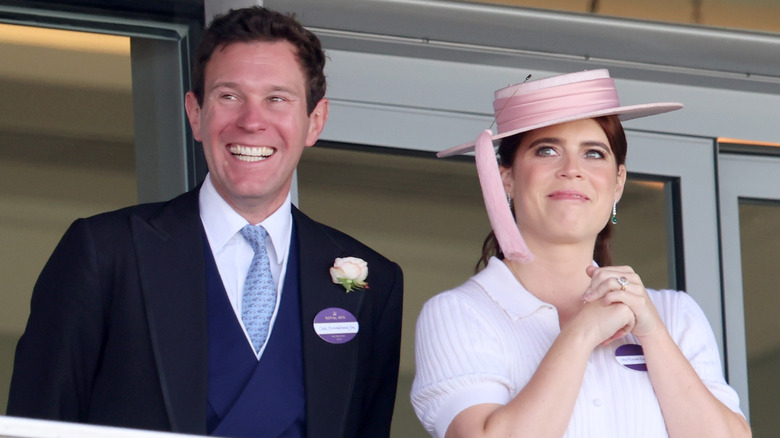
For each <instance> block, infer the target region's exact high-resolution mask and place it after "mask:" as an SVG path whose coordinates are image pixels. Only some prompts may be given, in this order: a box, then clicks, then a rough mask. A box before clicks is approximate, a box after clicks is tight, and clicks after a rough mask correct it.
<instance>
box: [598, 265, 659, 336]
mask: <svg viewBox="0 0 780 438" xmlns="http://www.w3.org/2000/svg"><path fill="white" fill-rule="evenodd" d="M586 273H587V274H588V276H589V277H590V278H591V283H590V285H589V286H588V288H587V289H586V290H585V292H584V294H583V301H584V302H585V309H583V311H585V310H586V309H587V308H591V307H595V306H600V307H602V308H604V307H606V309H592V310H588V313H591V312H593V313H595V314H597V315H595V316H598V317H599V318H600V319H599V320H598V321H597V323H596V324H597V326H598V327H599V337H600V338H601V339H602V340H601V341H600V344H601V345H606V344H608V343H610V342H612V341H613V340H614V339H617V338H620V337H622V336H625V335H626V334H628V333H631V334H633V335H634V336H636V337H637V338H639V339H641V338H643V337H645V336H648V335H650V334H652V333H653V332H654V331H655V330H656V329H657V328H658V327H662V326H663V323H662V322H661V318H660V317H659V316H658V311H657V310H656V308H655V306H654V305H653V302H652V301H651V300H650V297H649V296H648V294H647V290H646V289H645V286H644V284H643V283H642V279H641V278H640V277H639V275H638V274H637V273H636V272H634V270H633V269H632V268H631V267H630V266H607V267H603V268H599V267H596V266H588V268H587V269H586ZM626 308H627V309H628V310H629V311H630V312H631V314H630V315H629V314H628V313H627V312H626Z"/></svg>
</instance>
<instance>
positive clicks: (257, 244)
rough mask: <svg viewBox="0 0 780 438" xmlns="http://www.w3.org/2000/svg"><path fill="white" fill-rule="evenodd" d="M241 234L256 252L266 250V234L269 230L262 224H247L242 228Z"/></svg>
mask: <svg viewBox="0 0 780 438" xmlns="http://www.w3.org/2000/svg"><path fill="white" fill-rule="evenodd" d="M241 235H242V236H244V239H245V240H246V241H247V242H248V243H249V245H250V246H251V247H252V249H253V250H254V251H255V253H258V252H260V251H263V252H264V251H265V236H267V235H268V231H266V230H265V228H263V226H262V225H246V226H244V228H242V229H241Z"/></svg>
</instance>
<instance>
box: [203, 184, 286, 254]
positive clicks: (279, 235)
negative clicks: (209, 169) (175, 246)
mask: <svg viewBox="0 0 780 438" xmlns="http://www.w3.org/2000/svg"><path fill="white" fill-rule="evenodd" d="M199 202H200V204H199V205H200V218H201V221H202V222H203V228H204V229H205V230H206V235H207V236H208V238H209V243H210V244H211V245H213V248H212V251H214V252H215V253H216V252H220V251H221V250H222V249H223V248H224V247H225V245H227V244H228V243H229V242H230V240H231V239H233V238H234V237H235V236H236V235H237V234H238V232H239V231H240V230H241V229H242V228H244V226H246V225H247V224H248V223H249V222H247V220H246V219H244V218H243V217H242V216H241V215H240V214H238V213H236V211H235V210H233V208H232V207H231V206H230V204H228V203H227V201H225V200H224V199H223V198H222V196H220V195H219V193H218V192H217V189H216V188H214V184H213V183H212V182H211V175H210V174H207V175H206V179H205V180H204V181H203V185H202V186H201V188H200V193H199ZM252 225H262V226H263V228H265V230H266V231H267V232H268V236H269V237H270V239H271V245H272V246H273V251H274V253H275V254H276V260H279V261H281V260H284V256H285V255H286V253H287V250H288V248H289V247H290V236H291V232H292V203H291V200H290V194H289V193H288V194H287V198H285V200H284V202H283V203H282V205H281V206H280V207H279V208H278V209H277V210H276V211H274V212H273V213H271V215H270V216H268V217H267V218H266V219H265V220H264V221H262V222H260V224H252Z"/></svg>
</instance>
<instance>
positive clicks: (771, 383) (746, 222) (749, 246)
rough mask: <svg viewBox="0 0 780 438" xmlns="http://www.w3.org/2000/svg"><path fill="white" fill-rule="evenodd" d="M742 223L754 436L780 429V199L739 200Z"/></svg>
mask: <svg viewBox="0 0 780 438" xmlns="http://www.w3.org/2000/svg"><path fill="white" fill-rule="evenodd" d="M739 228H740V240H741V246H742V278H743V281H742V287H743V295H742V296H743V300H744V306H745V337H746V343H747V345H746V346H747V360H748V391H749V392H748V393H749V397H750V423H751V426H752V427H753V435H754V436H774V435H775V434H776V433H777V431H778V430H780V417H778V415H777V413H778V412H780V373H778V370H780V318H778V317H777V309H780V294H778V293H777V260H780V240H778V239H777V236H778V235H780V203H765V202H756V201H749V200H743V199H740V202H739Z"/></svg>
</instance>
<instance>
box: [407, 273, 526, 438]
mask: <svg viewBox="0 0 780 438" xmlns="http://www.w3.org/2000/svg"><path fill="white" fill-rule="evenodd" d="M467 286H471V287H478V286H476V285H475V284H474V283H473V282H472V283H467V284H466V285H464V286H461V287H462V288H463V287H467ZM460 292H461V291H459V290H455V291H449V292H445V293H442V294H440V295H437V296H436V297H434V298H432V299H431V300H430V301H428V302H427V303H426V304H425V306H423V309H422V312H421V313H420V316H419V318H418V320H417V327H416V338H415V360H416V375H415V380H414V384H413V385H412V394H411V399H412V405H413V406H414V410H415V412H416V413H417V416H418V418H419V419H420V421H421V422H422V424H423V426H425V428H426V429H427V430H428V431H429V432H430V433H431V434H432V435H433V436H435V437H444V435H445V433H446V432H447V428H448V427H449V425H450V423H451V422H452V420H453V419H454V418H455V416H457V415H458V414H459V413H460V412H461V411H463V410H464V409H466V408H468V407H470V406H475V405H478V404H484V403H498V404H506V403H508V402H509V400H510V393H511V392H510V391H511V383H510V379H509V378H508V375H507V374H508V372H507V371H506V366H505V365H504V364H505V362H506V360H505V358H504V356H503V354H502V351H504V350H505V349H504V348H503V347H502V344H501V341H500V337H499V336H498V332H497V330H496V328H495V327H493V326H492V325H491V323H490V322H491V321H490V319H489V318H488V317H486V316H485V314H484V313H482V312H481V311H480V310H478V309H482V306H485V305H492V302H490V303H485V302H479V301H478V300H475V299H474V297H473V296H469V295H466V294H463V293H460Z"/></svg>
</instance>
